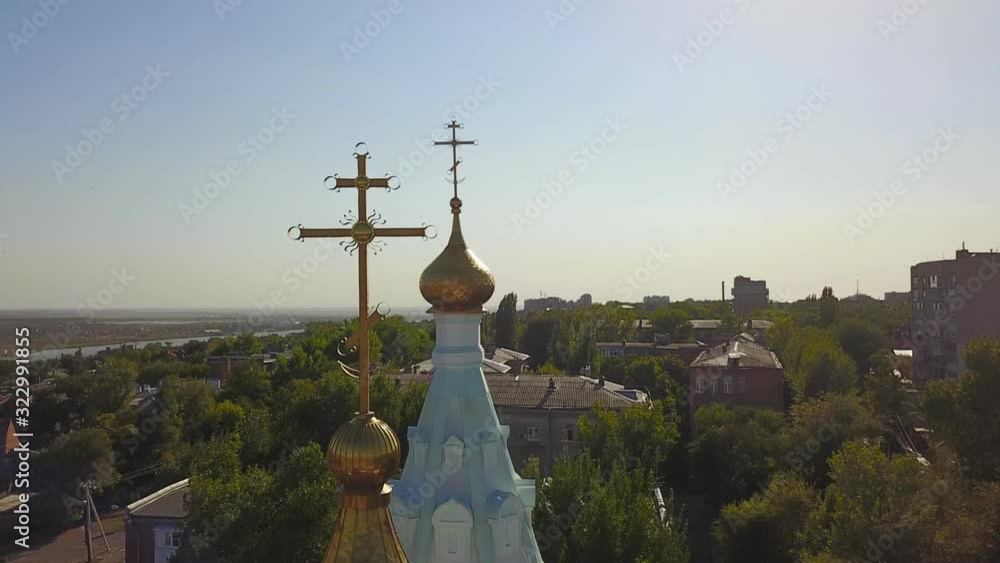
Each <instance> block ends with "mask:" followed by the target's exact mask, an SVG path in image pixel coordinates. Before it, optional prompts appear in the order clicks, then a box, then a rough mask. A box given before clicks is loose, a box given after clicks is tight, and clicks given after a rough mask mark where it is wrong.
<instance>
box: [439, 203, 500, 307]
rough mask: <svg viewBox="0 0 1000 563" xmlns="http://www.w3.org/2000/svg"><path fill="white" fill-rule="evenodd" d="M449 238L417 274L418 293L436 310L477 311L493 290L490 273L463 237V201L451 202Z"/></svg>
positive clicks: (491, 274) (493, 284) (493, 282)
mask: <svg viewBox="0 0 1000 563" xmlns="http://www.w3.org/2000/svg"><path fill="white" fill-rule="evenodd" d="M451 212H452V214H453V217H452V223H451V238H450V239H449V240H448V245H447V246H445V248H444V250H443V251H442V252H441V254H439V255H438V257H437V258H435V259H434V261H433V262H431V263H430V265H429V266H427V268H426V269H425V270H424V273H423V274H421V275H420V294H421V295H423V296H424V299H426V300H427V302H428V303H430V304H431V305H432V307H433V309H434V310H435V311H440V312H480V311H482V310H483V304H484V303H486V302H487V301H489V299H490V297H492V296H493V291H494V290H495V289H496V282H495V281H494V279H493V273H492V272H490V269H489V268H487V267H486V264H483V261H482V260H480V259H479V258H478V257H476V255H475V254H473V253H472V251H471V250H469V247H468V246H466V244H465V239H464V238H463V237H462V224H461V222H460V221H459V218H458V217H459V214H460V213H461V212H462V200H460V199H458V198H457V197H455V198H452V200H451Z"/></svg>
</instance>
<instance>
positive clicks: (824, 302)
mask: <svg viewBox="0 0 1000 563" xmlns="http://www.w3.org/2000/svg"><path fill="white" fill-rule="evenodd" d="M839 306H840V301H838V300H837V298H836V296H834V295H833V288H832V287H824V288H823V293H822V294H821V295H820V296H819V321H820V324H822V325H823V326H830V325H832V324H833V323H835V322H837V309H838V308H839Z"/></svg>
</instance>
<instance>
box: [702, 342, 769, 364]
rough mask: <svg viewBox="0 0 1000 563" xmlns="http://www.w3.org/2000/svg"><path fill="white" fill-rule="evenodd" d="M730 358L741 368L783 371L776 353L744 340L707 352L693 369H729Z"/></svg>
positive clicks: (714, 347)
mask: <svg viewBox="0 0 1000 563" xmlns="http://www.w3.org/2000/svg"><path fill="white" fill-rule="evenodd" d="M730 358H736V359H738V360H739V367H741V368H754V367H756V368H772V369H781V362H780V361H778V356H776V355H775V354H774V352H772V351H770V350H768V349H767V348H765V347H763V346H761V345H760V344H757V343H756V342H752V341H748V340H746V339H744V338H733V339H731V340H729V342H726V343H725V344H720V345H719V346H713V347H711V348H709V349H708V350H705V351H704V352H702V353H701V354H700V355H699V356H698V357H697V358H695V360H694V362H692V363H691V367H693V368H695V367H727V366H728V365H729V360H730Z"/></svg>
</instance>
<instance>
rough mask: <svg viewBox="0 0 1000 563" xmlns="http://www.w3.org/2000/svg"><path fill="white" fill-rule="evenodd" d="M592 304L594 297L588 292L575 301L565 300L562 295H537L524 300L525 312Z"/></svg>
mask: <svg viewBox="0 0 1000 563" xmlns="http://www.w3.org/2000/svg"><path fill="white" fill-rule="evenodd" d="M593 304H594V298H593V296H591V295H590V294H589V293H584V294H583V295H581V296H580V298H579V299H577V300H576V301H567V300H565V299H563V298H562V297H538V298H535V299H525V300H524V312H525V313H540V312H542V311H548V310H549V309H556V310H558V309H575V308H577V307H590V306H591V305H593Z"/></svg>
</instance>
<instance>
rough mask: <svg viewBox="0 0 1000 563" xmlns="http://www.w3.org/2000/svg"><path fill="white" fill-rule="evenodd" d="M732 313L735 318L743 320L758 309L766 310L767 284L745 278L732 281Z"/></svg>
mask: <svg viewBox="0 0 1000 563" xmlns="http://www.w3.org/2000/svg"><path fill="white" fill-rule="evenodd" d="M731 293H732V294H733V312H734V313H736V316H737V317H741V318H745V317H748V316H750V314H751V313H753V312H754V311H757V310H759V309H765V308H767V305H768V303H769V295H770V293H769V292H768V289H767V282H766V281H764V280H752V279H750V278H748V277H745V276H736V278H735V279H733V288H732V290H731Z"/></svg>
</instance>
